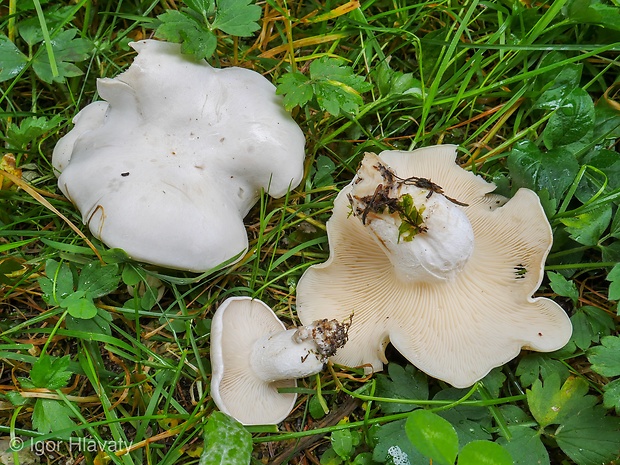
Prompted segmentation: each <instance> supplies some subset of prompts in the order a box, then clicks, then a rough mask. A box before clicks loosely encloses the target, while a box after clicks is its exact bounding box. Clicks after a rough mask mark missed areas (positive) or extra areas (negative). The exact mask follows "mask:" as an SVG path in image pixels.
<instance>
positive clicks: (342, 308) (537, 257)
mask: <svg viewBox="0 0 620 465" xmlns="http://www.w3.org/2000/svg"><path fill="white" fill-rule="evenodd" d="M379 158H380V159H381V160H382V161H383V163H385V165H387V166H388V167H389V168H391V170H393V172H394V173H396V175H398V177H399V178H402V179H406V178H409V177H413V176H415V177H417V178H423V179H424V180H432V182H433V183H434V184H435V185H437V186H441V188H442V189H443V192H444V194H445V196H446V198H451V199H453V200H457V201H458V202H459V203H462V204H466V205H467V206H458V208H459V209H462V211H463V212H464V213H465V215H466V216H467V218H468V220H469V223H470V225H471V229H472V230H473V235H474V243H473V249H472V251H471V255H470V256H469V258H468V259H467V260H466V262H465V263H464V264H463V265H462V268H461V269H459V270H458V272H457V273H455V274H454V276H449V279H445V280H429V279H425V277H424V276H423V277H422V279H415V277H414V278H412V279H402V277H400V276H398V273H399V270H398V267H395V266H394V265H393V264H392V262H391V261H390V259H388V257H387V255H386V248H385V247H381V246H380V245H379V244H378V243H377V238H376V236H375V233H374V232H373V231H372V230H370V228H368V225H366V226H365V225H363V224H362V221H360V218H359V216H360V215H355V214H351V206H350V202H349V199H348V196H350V195H351V192H352V190H353V188H354V183H355V182H356V181H355V180H354V181H353V182H352V183H351V184H350V185H348V186H346V187H345V188H344V189H343V190H342V191H341V192H340V194H339V195H338V197H337V198H336V200H335V202H334V209H333V215H332V217H331V219H330V220H329V221H328V223H327V233H328V236H329V245H330V257H329V259H328V260H327V262H325V263H323V264H320V265H315V266H311V267H310V268H309V269H308V270H306V272H305V273H304V275H303V276H302V278H301V279H300V281H299V284H298V287H297V312H298V315H299V317H300V319H301V321H302V323H306V322H309V321H313V320H316V319H318V318H335V319H340V320H343V319H345V318H347V317H348V316H349V315H350V314H353V320H352V324H351V327H350V329H349V342H348V343H347V344H346V345H345V346H344V347H343V348H342V349H340V350H339V351H338V353H337V354H336V355H335V356H334V357H332V359H331V360H332V361H334V362H335V363H338V364H342V365H345V366H360V365H364V364H370V365H371V366H372V369H373V370H375V371H380V370H381V369H382V368H383V363H386V362H387V361H386V359H385V347H386V346H387V344H388V343H389V342H391V343H392V344H393V345H394V347H395V348H396V349H397V350H398V351H399V352H400V353H401V354H403V356H405V357H406V358H407V359H408V360H409V361H411V363H413V364H414V365H415V366H417V367H418V368H419V369H421V370H423V371H425V372H426V373H427V374H429V375H431V376H433V377H436V378H439V379H441V380H444V381H447V382H449V383H450V384H452V385H453V386H456V387H466V386H470V385H472V384H473V383H474V382H476V381H477V380H479V379H481V378H483V377H484V376H485V375H486V374H487V373H488V372H489V371H490V370H491V369H492V368H494V367H496V366H500V365H503V364H504V363H506V362H508V361H509V360H511V359H512V358H514V357H515V356H517V355H518V353H519V352H520V350H521V348H528V349H532V350H537V351H543V352H545V351H553V350H557V349H559V348H561V347H562V346H564V345H565V344H566V343H567V342H568V340H569V338H570V335H571V332H572V327H571V324H570V320H569V318H568V316H567V315H566V313H565V312H564V311H563V310H562V308H561V307H560V306H559V305H558V304H556V303H555V302H553V301H552V300H550V299H546V298H533V297H532V294H533V293H534V292H535V291H536V290H537V289H538V287H539V286H540V283H541V281H542V277H543V266H544V262H545V258H546V256H547V254H548V252H549V250H550V248H551V243H552V232H551V228H550V226H549V223H548V221H547V219H546V217H545V214H544V211H543V209H542V207H541V205H540V201H539V199H538V197H537V196H536V194H534V193H533V192H532V191H530V190H527V189H520V190H519V191H518V192H517V193H516V194H515V196H514V197H513V198H512V199H510V200H507V199H506V198H504V197H502V196H499V195H496V194H492V191H493V190H494V189H495V186H494V185H493V184H491V183H488V182H486V181H484V180H483V179H482V178H480V177H479V176H476V175H474V174H472V173H470V172H467V171H465V170H463V169H461V168H460V167H459V166H458V165H456V164H455V158H456V148H455V146H452V145H443V146H434V147H427V148H423V149H418V150H415V151H413V152H400V151H386V152H382V153H381V154H380V155H379ZM427 192H428V191H427ZM436 195H442V194H439V193H431V194H430V197H429V199H430V198H432V197H434V196H436ZM353 208H354V210H355V207H353ZM353 213H355V211H354V212H353ZM356 216H357V217H356ZM432 233H434V231H433V230H431V228H430V225H429V228H428V231H427V232H423V231H420V233H419V234H418V235H416V236H415V237H413V239H412V242H415V241H416V240H418V238H419V237H424V234H432ZM418 236H419V237H418ZM446 247H447V248H449V247H450V244H446ZM459 266H460V265H459Z"/></svg>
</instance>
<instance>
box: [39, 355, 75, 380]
mask: <svg viewBox="0 0 620 465" xmlns="http://www.w3.org/2000/svg"><path fill="white" fill-rule="evenodd" d="M69 362H70V359H69V356H68V355H65V356H64V357H60V358H56V357H51V356H49V355H47V354H41V355H40V356H39V358H38V359H37V361H36V362H34V363H33V364H32V369H31V370H30V379H31V380H32V383H33V384H34V385H35V386H36V387H39V388H47V389H60V388H63V387H65V386H66V385H67V383H68V382H69V379H70V378H71V372H70V371H67V368H69Z"/></svg>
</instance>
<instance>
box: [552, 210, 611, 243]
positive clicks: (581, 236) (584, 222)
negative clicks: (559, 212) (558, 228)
mask: <svg viewBox="0 0 620 465" xmlns="http://www.w3.org/2000/svg"><path fill="white" fill-rule="evenodd" d="M611 214H612V209H611V205H610V204H606V205H602V206H601V207H599V208H597V209H595V210H590V211H588V212H586V213H582V214H581V215H577V216H574V217H572V218H561V219H560V221H561V222H562V224H564V225H565V226H566V231H567V232H568V233H569V234H570V237H571V238H572V239H573V240H575V241H576V242H579V243H580V244H583V245H596V244H598V242H599V240H600V238H601V236H602V235H603V233H604V232H605V231H606V230H607V227H608V226H609V223H611Z"/></svg>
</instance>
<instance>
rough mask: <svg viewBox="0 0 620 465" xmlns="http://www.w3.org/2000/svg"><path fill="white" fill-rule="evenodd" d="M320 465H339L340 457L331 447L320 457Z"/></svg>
mask: <svg viewBox="0 0 620 465" xmlns="http://www.w3.org/2000/svg"><path fill="white" fill-rule="evenodd" d="M320 464H321V465H341V464H342V457H340V456H339V455H338V454H337V453H336V451H335V450H334V448H333V447H330V448H328V449H327V450H326V451H325V452H323V455H321V461H320Z"/></svg>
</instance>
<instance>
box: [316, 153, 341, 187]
mask: <svg viewBox="0 0 620 465" xmlns="http://www.w3.org/2000/svg"><path fill="white" fill-rule="evenodd" d="M315 164H316V171H315V173H314V177H313V178H312V184H313V185H314V187H323V186H330V185H332V184H333V183H334V178H333V177H332V174H333V173H334V171H335V170H336V165H335V164H334V162H333V161H332V159H331V158H329V157H326V156H325V155H319V156H318V157H317V159H316V162H315Z"/></svg>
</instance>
